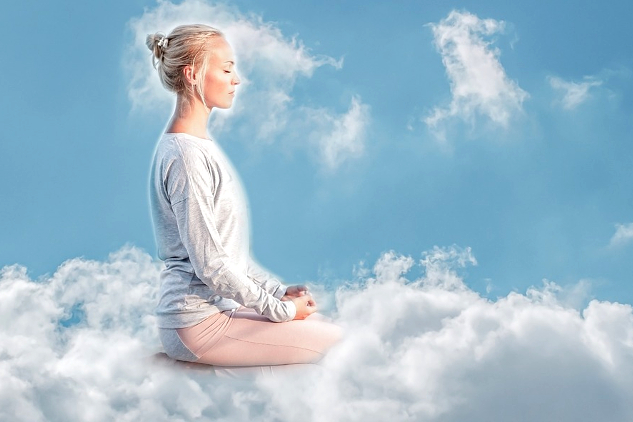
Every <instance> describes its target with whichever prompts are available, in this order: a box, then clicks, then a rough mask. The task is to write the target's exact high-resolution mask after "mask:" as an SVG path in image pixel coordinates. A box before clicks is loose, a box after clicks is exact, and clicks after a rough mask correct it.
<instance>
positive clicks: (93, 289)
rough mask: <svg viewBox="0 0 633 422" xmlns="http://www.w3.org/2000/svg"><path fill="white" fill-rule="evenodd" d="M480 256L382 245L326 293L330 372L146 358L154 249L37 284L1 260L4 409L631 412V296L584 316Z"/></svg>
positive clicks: (51, 413)
mask: <svg viewBox="0 0 633 422" xmlns="http://www.w3.org/2000/svg"><path fill="white" fill-rule="evenodd" d="M475 262H476V261H475V258H474V257H473V255H472V252H471V251H470V249H460V248H457V247H449V248H434V249H433V250H430V251H427V252H426V253H424V254H423V256H422V259H420V260H416V259H414V258H412V257H409V256H403V255H399V254H397V253H395V252H388V253H386V254H384V255H383V256H382V257H381V258H380V259H379V260H378V261H377V262H376V264H375V265H374V266H373V270H372V271H362V272H361V273H359V274H358V276H359V278H358V279H357V280H355V281H354V282H350V283H349V284H348V285H346V286H345V287H340V288H339V289H337V290H336V292H329V294H332V295H335V297H336V313H335V314H334V317H335V319H336V321H337V322H338V323H339V324H341V325H342V326H343V327H344V328H345V329H346V331H347V335H346V337H345V339H344V341H343V342H342V343H340V344H339V345H338V346H336V347H335V348H334V349H333V350H332V352H331V353H330V354H329V355H328V356H327V357H326V359H325V361H324V362H323V371H321V372H320V373H306V374H305V375H304V376H302V377H293V378H291V379H288V378H269V379H260V380H257V381H256V382H230V381H227V380H222V382H219V380H218V379H217V378H215V377H213V376H212V375H211V373H210V372H209V371H186V370H184V369H182V368H174V367H170V366H162V365H159V366H156V365H152V364H150V360H149V359H148V356H150V355H151V354H152V353H153V352H154V351H155V350H157V347H158V340H157V333H156V327H155V325H154V324H155V320H154V317H153V316H152V314H153V310H154V306H155V303H156V301H157V293H158V280H159V271H160V267H159V265H158V264H157V263H156V262H154V261H152V259H151V258H150V257H149V255H147V254H146V253H144V252H143V251H140V250H138V249H135V248H124V249H122V250H121V251H119V252H116V253H114V254H112V255H111V256H110V258H109V259H108V260H107V261H105V262H98V261H87V260H82V259H73V260H70V261H68V262H66V263H64V264H63V265H62V266H60V268H59V269H58V271H57V272H56V273H55V274H54V275H53V276H52V277H49V278H45V279H41V280H37V281H34V280H31V279H29V277H28V276H27V272H26V269H25V268H23V267H19V266H10V267H5V268H4V269H2V270H1V271H0V376H1V379H2V383H0V392H1V394H0V419H2V420H12V421H45V420H94V421H110V420H122V421H137V420H152V421H168V420H192V419H197V420H227V421H228V420H232V421H246V420H252V418H253V415H257V417H258V418H259V419H261V420H296V419H300V417H302V418H304V419H306V420H314V421H321V420H322V421H330V420H346V421H379V420H391V421H410V420H428V421H443V422H451V421H463V420H465V419H468V420H471V421H490V420H516V421H526V422H527V421H534V420H546V419H548V418H551V416H552V415H556V420H557V421H560V422H571V421H577V420H609V421H612V422H625V421H627V422H628V421H630V420H631V419H632V418H633V409H631V407H630V406H629V403H630V402H631V400H633V359H631V356H633V343H632V342H631V339H632V338H633V309H632V308H631V306H630V305H624V304H618V303H610V302H599V301H591V302H590V303H589V304H588V305H587V306H586V307H585V308H584V309H582V310H581V311H578V310H576V309H574V308H571V307H568V306H567V305H566V304H565V303H564V302H561V300H560V299H559V297H558V294H559V292H560V289H559V288H557V286H556V285H555V284H554V283H551V282H548V283H546V284H545V285H544V286H543V287H542V288H532V289H530V290H528V291H527V293H526V294H519V293H511V294H509V295H508V296H505V297H500V298H498V299H497V300H496V301H490V300H488V299H485V298H482V297H481V296H480V295H479V294H478V293H476V292H474V291H472V290H470V289H469V288H468V287H467V285H466V284H465V283H464V282H463V280H462V278H461V277H460V276H459V271H460V268H463V267H464V266H467V265H471V264H474V263H475ZM416 266H419V267H420V268H421V269H422V270H424V275H423V276H422V277H419V278H415V279H413V278H410V277H409V276H408V274H409V272H410V271H411V270H412V269H413V268H415V267H416ZM73 312H74V313H75V317H72V314H73ZM69 319H70V321H72V322H67V321H68V320H69ZM65 321H66V322H65ZM280 391H283V394H279V392H280ZM306 391H309V392H310V394H306ZM535 403H538V405H535Z"/></svg>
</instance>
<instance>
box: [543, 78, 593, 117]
mask: <svg viewBox="0 0 633 422" xmlns="http://www.w3.org/2000/svg"><path fill="white" fill-rule="evenodd" d="M547 79H548V81H549V84H550V86H551V87H552V88H554V89H555V90H556V91H557V92H558V93H559V94H560V95H561V97H560V99H559V100H558V101H560V104H561V105H562V107H563V108H564V109H565V110H572V109H574V108H576V107H577V106H579V105H580V104H582V103H584V102H585V101H586V100H587V99H588V98H589V97H590V94H589V91H590V90H591V88H594V87H598V86H600V85H602V83H603V81H602V80H600V79H597V78H595V77H592V76H586V77H585V78H584V80H583V82H570V81H565V80H563V79H561V78H559V77H557V76H549V77H548V78H547Z"/></svg>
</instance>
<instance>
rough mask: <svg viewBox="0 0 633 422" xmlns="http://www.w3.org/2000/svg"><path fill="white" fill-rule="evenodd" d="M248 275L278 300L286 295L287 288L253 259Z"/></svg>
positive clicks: (249, 264) (250, 259)
mask: <svg viewBox="0 0 633 422" xmlns="http://www.w3.org/2000/svg"><path fill="white" fill-rule="evenodd" d="M246 274H247V276H248V278H250V279H251V280H253V282H255V283H256V284H257V285H259V286H260V287H261V288H262V289H264V290H266V291H267V292H268V293H270V294H271V295H273V296H274V297H276V298H277V299H281V298H282V297H283V296H284V295H285V294H286V289H287V286H286V285H285V284H283V283H282V282H281V281H279V279H277V277H275V276H273V275H272V274H270V273H269V272H268V271H266V270H264V269H263V268H262V267H261V266H260V265H259V264H258V263H257V262H256V261H255V260H254V259H253V258H252V257H249V261H248V270H247V273H246Z"/></svg>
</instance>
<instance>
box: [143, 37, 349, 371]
mask: <svg viewBox="0 0 633 422" xmlns="http://www.w3.org/2000/svg"><path fill="white" fill-rule="evenodd" d="M147 46H148V47H149V49H150V50H151V51H152V52H153V55H154V57H153V63H154V67H155V68H156V69H157V70H158V74H159V76H160V79H161V82H162V83H163V85H164V86H165V88H167V89H168V90H170V91H172V92H174V93H175V94H176V109H175V111H174V114H173V116H172V118H171V120H170V122H169V123H168V125H167V128H166V130H165V133H164V134H163V135H162V137H161V139H160V141H159V142H158V145H157V147H156V152H155V155H154V161H153V165H152V170H151V176H150V198H151V207H152V217H153V223H154V230H155V234H156V242H157V246H158V254H159V257H160V259H162V260H163V261H164V262H165V268H164V269H163V271H162V273H161V295H160V301H159V304H158V307H157V311H156V314H157V317H158V324H159V328H160V337H161V341H162V343H163V346H164V347H165V351H166V353H167V355H168V356H170V357H172V358H174V359H178V360H183V361H189V362H198V363H205V364H210V365H215V366H220V367H222V366H225V367H235V366H248V367H252V366H258V367H263V366H272V365H284V364H305V363H314V362H316V361H318V360H319V359H320V358H321V357H322V356H323V354H324V353H325V351H326V350H327V349H328V348H329V347H330V346H331V345H332V344H334V343H335V342H336V341H337V340H338V339H339V337H340V330H339V328H338V327H337V326H335V325H333V324H330V323H329V322H326V321H325V320H324V319H323V318H318V315H314V312H316V309H317V307H316V303H315V301H314V298H312V296H311V295H310V293H309V292H308V290H307V288H306V287H305V286H290V287H286V286H284V285H283V284H281V283H280V282H279V280H277V279H276V278H274V277H272V276H271V275H270V274H268V273H266V272H265V271H263V270H262V269H261V268H259V267H258V266H257V265H256V264H255V263H254V262H253V261H252V259H251V258H250V254H249V250H250V245H249V227H248V224H249V217H248V212H247V205H246V198H245V196H244V193H243V190H242V187H241V184H240V180H239V178H238V176H237V174H236V172H235V170H234V168H233V167H232V165H231V163H230V161H229V160H228V158H227V157H226V156H225V155H224V152H223V151H222V149H221V148H220V146H219V145H218V144H217V143H216V142H215V141H214V140H213V139H211V138H210V137H209V135H208V134H207V121H208V118H209V115H210V113H211V111H212V110H213V108H229V107H231V105H232V103H233V98H234V96H235V90H236V87H237V86H238V85H239V83H240V79H239V77H238V76H237V74H236V71H235V58H234V55H233V51H232V50H231V47H230V46H229V44H228V43H227V42H226V40H225V39H224V37H223V35H222V33H220V32H219V31H218V30H216V29H214V28H211V27H208V26H205V25H185V26H179V27H177V28H176V29H174V30H173V31H172V32H171V33H170V34H169V35H168V36H163V35H162V34H160V33H157V34H154V35H148V37H147Z"/></svg>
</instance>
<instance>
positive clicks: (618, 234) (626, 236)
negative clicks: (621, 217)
mask: <svg viewBox="0 0 633 422" xmlns="http://www.w3.org/2000/svg"><path fill="white" fill-rule="evenodd" d="M631 241H633V223H629V224H616V225H615V234H614V235H613V237H612V238H611V241H610V242H609V245H610V246H611V247H617V246H623V245H625V244H627V243H629V242H631Z"/></svg>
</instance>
